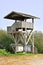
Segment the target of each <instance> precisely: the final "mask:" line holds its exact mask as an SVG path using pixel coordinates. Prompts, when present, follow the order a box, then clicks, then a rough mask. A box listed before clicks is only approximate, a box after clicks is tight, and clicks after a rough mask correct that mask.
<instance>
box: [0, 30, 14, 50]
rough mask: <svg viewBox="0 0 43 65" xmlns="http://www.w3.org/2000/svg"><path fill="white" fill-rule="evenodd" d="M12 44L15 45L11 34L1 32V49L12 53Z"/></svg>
mask: <svg viewBox="0 0 43 65" xmlns="http://www.w3.org/2000/svg"><path fill="white" fill-rule="evenodd" d="M11 43H14V41H13V37H12V36H11V35H10V34H7V33H6V31H3V30H0V48H3V49H6V50H7V51H12V48H11V46H10V44H11Z"/></svg>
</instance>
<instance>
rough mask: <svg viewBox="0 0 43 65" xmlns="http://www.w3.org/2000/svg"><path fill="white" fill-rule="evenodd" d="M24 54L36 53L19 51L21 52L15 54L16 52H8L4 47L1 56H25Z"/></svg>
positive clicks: (0, 51) (0, 52)
mask: <svg viewBox="0 0 43 65" xmlns="http://www.w3.org/2000/svg"><path fill="white" fill-rule="evenodd" d="M23 55H26V56H33V55H35V54H32V53H23V52H19V53H16V54H14V53H10V52H7V51H6V50H4V49H0V56H23Z"/></svg>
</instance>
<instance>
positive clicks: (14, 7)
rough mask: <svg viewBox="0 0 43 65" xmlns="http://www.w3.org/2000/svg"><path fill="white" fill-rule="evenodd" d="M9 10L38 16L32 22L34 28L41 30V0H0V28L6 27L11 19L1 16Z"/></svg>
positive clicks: (42, 21) (42, 1) (42, 9)
mask: <svg viewBox="0 0 43 65" xmlns="http://www.w3.org/2000/svg"><path fill="white" fill-rule="evenodd" d="M11 11H17V12H24V13H28V14H32V15H35V16H38V17H40V19H38V20H37V19H36V20H35V22H34V26H35V27H34V30H38V31H43V0H0V29H4V30H6V29H7V26H9V25H12V23H13V22H14V21H13V20H7V19H4V18H3V17H4V16H5V15H6V14H8V13H10V12H11Z"/></svg>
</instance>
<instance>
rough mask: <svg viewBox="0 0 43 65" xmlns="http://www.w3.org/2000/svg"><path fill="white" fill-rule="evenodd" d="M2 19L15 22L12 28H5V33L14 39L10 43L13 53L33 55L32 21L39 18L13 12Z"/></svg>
mask: <svg viewBox="0 0 43 65" xmlns="http://www.w3.org/2000/svg"><path fill="white" fill-rule="evenodd" d="M4 18H5V19H11V20H15V22H14V23H13V24H12V26H8V27H7V33H9V34H11V35H13V38H14V43H11V46H12V48H13V50H14V52H15V53H16V52H32V53H34V32H33V31H34V19H39V18H38V17H36V16H32V15H29V14H24V13H20V12H14V11H13V12H11V13H9V14H8V15H6V16H5V17H4ZM27 19H28V22H27ZM29 19H31V22H29Z"/></svg>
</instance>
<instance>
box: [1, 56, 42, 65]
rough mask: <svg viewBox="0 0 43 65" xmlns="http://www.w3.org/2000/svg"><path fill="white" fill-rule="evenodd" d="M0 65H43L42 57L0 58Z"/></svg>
mask: <svg viewBox="0 0 43 65" xmlns="http://www.w3.org/2000/svg"><path fill="white" fill-rule="evenodd" d="M0 65H43V56H37V55H35V56H30V57H29V56H12V57H4V56H3V57H1V56H0Z"/></svg>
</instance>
